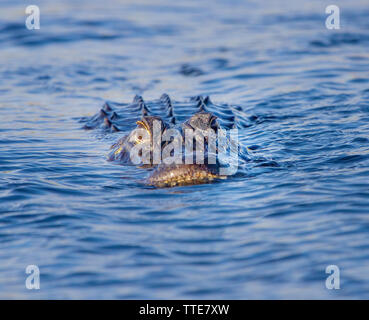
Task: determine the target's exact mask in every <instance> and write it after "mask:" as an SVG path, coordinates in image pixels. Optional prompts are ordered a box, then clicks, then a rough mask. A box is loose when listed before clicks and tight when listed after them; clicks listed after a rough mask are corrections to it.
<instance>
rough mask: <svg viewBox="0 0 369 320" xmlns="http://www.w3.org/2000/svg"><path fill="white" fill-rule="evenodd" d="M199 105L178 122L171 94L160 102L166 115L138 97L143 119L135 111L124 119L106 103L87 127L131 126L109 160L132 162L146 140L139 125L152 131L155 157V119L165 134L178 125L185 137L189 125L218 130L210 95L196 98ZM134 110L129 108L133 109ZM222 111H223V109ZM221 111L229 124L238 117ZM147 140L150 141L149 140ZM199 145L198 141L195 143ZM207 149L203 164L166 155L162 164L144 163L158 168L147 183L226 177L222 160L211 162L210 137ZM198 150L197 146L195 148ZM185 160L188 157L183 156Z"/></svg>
mask: <svg viewBox="0 0 369 320" xmlns="http://www.w3.org/2000/svg"><path fill="white" fill-rule="evenodd" d="M195 101H196V102H197V105H198V109H197V112H195V113H192V116H190V117H189V118H187V120H186V119H184V121H183V122H182V124H177V125H175V123H176V121H177V119H176V118H175V117H174V115H173V107H172V102H171V101H170V98H169V97H168V96H167V95H163V96H162V97H161V99H160V103H161V104H162V105H163V106H164V107H165V110H163V113H165V114H166V119H163V118H162V117H158V116H154V115H150V109H149V108H148V107H147V106H146V104H145V103H144V101H143V99H142V98H141V97H135V99H134V101H133V104H132V107H133V108H132V109H133V111H131V112H134V113H136V112H137V111H140V110H141V114H142V117H141V119H140V120H137V117H135V116H134V115H132V120H133V119H134V118H136V119H135V120H133V121H132V120H131V119H130V118H129V117H128V116H127V118H129V121H128V120H126V119H123V118H122V117H121V116H120V114H119V112H118V111H117V112H115V111H114V109H113V108H112V107H111V106H110V105H109V104H108V103H106V104H105V105H104V107H103V108H102V109H101V111H100V112H99V113H98V114H96V115H95V116H93V117H92V118H90V119H88V120H87V121H86V120H84V121H85V122H87V123H86V124H85V126H84V127H85V128H86V129H92V128H96V127H101V128H103V129H104V130H108V131H110V132H116V131H121V129H120V128H121V127H123V126H127V127H129V128H130V129H129V130H130V132H129V133H128V134H127V135H125V136H123V137H122V138H120V139H119V140H118V141H117V142H116V143H115V144H113V145H112V146H111V151H110V153H109V156H108V160H109V161H116V162H119V163H121V164H132V162H131V150H132V148H133V147H134V146H136V145H137V144H139V143H142V140H141V139H139V138H142V137H141V136H139V137H137V133H135V132H136V131H135V130H136V129H144V130H146V131H147V132H148V135H147V136H149V137H150V139H151V149H150V150H151V151H150V152H151V157H150V159H153V157H152V152H153V150H152V136H153V133H152V132H153V121H154V120H158V121H160V123H161V133H162V134H164V133H165V131H166V130H167V129H169V128H176V129H178V130H179V131H180V132H181V135H182V140H183V139H184V132H185V130H186V129H192V130H200V131H201V130H207V129H210V130H213V132H214V133H216V132H217V130H218V128H220V126H219V123H218V121H217V117H216V116H215V115H214V114H213V113H212V112H207V110H206V106H207V104H212V103H211V101H210V99H209V98H208V97H207V98H205V99H203V98H201V97H200V98H196V99H195ZM129 112H130V110H127V113H129ZM221 112H222V113H221ZM218 113H221V116H222V117H223V118H224V119H222V120H223V123H225V124H226V126H227V124H229V127H231V125H232V121H233V120H234V116H232V115H231V116H229V115H225V114H224V111H223V110H222V111H218ZM132 122H136V124H137V127H136V128H132ZM146 142H147V141H146ZM167 144H168V142H167V143H162V144H161V148H162V150H163V148H164V147H165V146H166V145H167ZM194 145H195V143H194ZM204 147H205V152H204V162H202V163H203V164H196V159H194V164H185V161H183V162H182V163H181V164H175V163H172V164H165V162H166V161H165V159H162V162H161V163H160V164H159V165H155V164H153V163H150V164H146V165H141V167H143V168H148V167H153V168H154V170H153V171H152V173H151V174H150V175H149V177H148V178H147V179H146V180H145V183H146V184H147V185H150V186H155V187H173V186H181V185H194V184H201V183H209V182H212V181H214V180H216V179H225V178H226V176H222V175H220V174H219V162H218V160H217V161H216V164H208V161H207V160H208V156H207V155H208V150H207V148H208V146H207V140H205V143H204ZM193 153H194V154H195V147H194V150H193ZM183 160H184V159H183Z"/></svg>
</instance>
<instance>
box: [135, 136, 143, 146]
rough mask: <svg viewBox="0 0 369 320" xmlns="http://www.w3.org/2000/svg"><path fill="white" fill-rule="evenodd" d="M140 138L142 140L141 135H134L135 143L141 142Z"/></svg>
mask: <svg viewBox="0 0 369 320" xmlns="http://www.w3.org/2000/svg"><path fill="white" fill-rule="evenodd" d="M142 140H143V138H142V136H137V137H136V143H137V144H138V143H141V142H142Z"/></svg>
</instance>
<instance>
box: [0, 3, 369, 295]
mask: <svg viewBox="0 0 369 320" xmlns="http://www.w3.org/2000/svg"><path fill="white" fill-rule="evenodd" d="M30 4H31V3H30ZM32 4H37V5H38V6H39V7H40V11H41V29H40V30H33V31H30V30H27V29H26V28H25V24H24V21H25V17H26V16H25V14H24V10H25V7H26V5H27V4H26V3H25V2H24V1H10V0H9V1H4V0H3V1H1V3H0V15H1V19H0V44H1V45H0V62H1V63H0V135H1V139H0V298H11V299H13V298H26V299H39V298H51V299H61V298H69V299H75V298H82V299H91V298H97V299H108V298H120V299H127V298H142V299H146V298H158V299H162V298H193V299H205V298H224V299H225V298H234V299H254V298H263V299H272V298H277V299H284V298H298V299H299V298H313V299H320V298H333V299H336V298H337V299H340V298H360V299H368V298H369V183H368V180H369V72H368V71H369V19H368V17H369V6H368V2H367V1H360V0H355V1H339V0H337V1H335V4H337V5H338V6H339V7H340V9H341V29H340V30H328V29H326V28H325V18H326V16H327V15H326V14H325V6H326V5H328V3H327V2H326V1H308V0H304V1H296V3H294V2H293V1H287V0H286V1H285V0H278V1H235V0H233V1H197V0H196V1H185V2H181V3H180V2H175V1H170V0H160V1H155V4H154V2H152V1H148V0H147V1H143V0H140V1H136V0H135V1H131V2H129V1H115V0H107V1H97V0H89V1H78V2H77V1H73V0H60V1H33V3H32ZM329 4H330V3H329ZM164 92H165V93H168V94H169V95H170V96H171V97H173V98H174V99H176V100H178V101H182V100H186V99H188V98H189V97H191V96H194V95H198V94H202V95H210V97H211V99H212V100H213V101H214V102H215V103H219V104H233V105H238V106H240V107H241V108H242V109H243V112H244V113H245V114H246V115H248V116H250V117H251V118H252V119H256V121H254V123H253V124H252V125H251V126H249V127H248V128H245V129H244V130H243V131H242V132H241V137H242V142H243V143H244V144H245V145H247V146H254V147H253V148H251V149H252V150H251V149H250V152H252V154H253V156H254V157H256V158H257V157H263V158H265V159H269V160H270V161H274V162H275V163H277V164H278V165H276V166H256V165H255V166H252V167H251V168H250V170H249V171H248V174H247V176H246V177H245V176H242V177H235V178H233V179H230V180H227V181H223V182H220V183H213V184H205V185H197V186H187V187H176V188H166V189H149V188H145V187H143V186H142V184H141V183H140V180H141V179H143V178H144V176H145V174H144V172H143V171H142V169H139V168H131V167H130V168H127V167H122V166H119V165H116V164H112V163H109V162H107V161H106V158H105V157H106V154H107V153H108V151H109V147H110V145H111V143H112V141H114V140H115V138H114V136H113V137H112V135H104V134H102V133H101V132H100V131H96V130H95V131H94V130H92V131H85V130H82V129H81V124H80V123H79V122H78V119H79V118H80V117H83V116H89V115H93V114H94V113H96V112H97V111H98V110H99V108H100V107H101V105H102V104H103V103H104V101H106V100H110V101H116V102H130V101H131V100H132V98H133V96H134V95H135V94H140V95H143V97H144V98H145V100H148V101H149V100H150V99H157V98H158V97H159V96H160V95H161V94H162V93H164ZM31 264H34V265H37V266H38V267H39V268H40V272H41V289H40V290H27V289H26V287H25V280H26V277H27V274H26V273H25V269H26V267H27V265H31ZM332 264H333V265H337V266H338V267H339V269H340V280H341V282H340V287H341V289H340V290H328V289H326V287H325V279H326V277H327V276H328V275H327V274H326V273H325V268H326V267H327V266H328V265H332Z"/></svg>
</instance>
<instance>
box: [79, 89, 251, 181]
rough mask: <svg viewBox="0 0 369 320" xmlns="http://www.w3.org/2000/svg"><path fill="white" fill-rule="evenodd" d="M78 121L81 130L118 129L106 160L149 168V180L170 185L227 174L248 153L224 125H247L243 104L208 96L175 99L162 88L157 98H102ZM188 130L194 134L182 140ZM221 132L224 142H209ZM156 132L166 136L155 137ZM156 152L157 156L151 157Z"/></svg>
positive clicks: (233, 126) (239, 126)
mask: <svg viewBox="0 0 369 320" xmlns="http://www.w3.org/2000/svg"><path fill="white" fill-rule="evenodd" d="M80 121H81V122H83V123H84V126H83V128H84V129H86V130H90V129H101V130H103V131H104V132H106V133H115V132H117V133H120V132H122V133H123V135H122V136H121V137H120V138H119V139H118V141H117V142H116V143H114V144H113V145H112V146H111V148H110V152H109V154H108V157H107V160H108V161H112V162H117V163H118V164H121V165H132V164H134V165H137V166H139V167H140V168H146V169H148V170H150V171H151V173H150V174H149V176H148V178H146V179H145V184H146V185H149V186H154V187H173V186H181V185H193V184H202V183H210V182H213V181H218V180H223V179H227V178H228V177H229V176H231V175H235V174H236V173H237V171H238V170H237V169H238V167H239V166H241V165H242V164H243V163H245V162H246V161H248V159H249V158H248V152H247V148H244V147H242V145H240V144H239V142H238V140H237V137H235V136H233V138H236V139H235V140H231V139H230V137H228V136H226V134H227V133H229V131H227V130H230V131H232V130H231V129H240V128H244V127H247V126H249V123H247V121H246V120H245V116H244V113H243V111H242V108H241V107H239V106H230V105H216V104H214V103H213V102H212V101H211V100H210V98H209V97H208V96H206V97H203V96H195V97H192V98H191V99H189V101H186V102H177V101H172V99H171V98H170V97H169V96H168V95H167V94H163V95H162V96H161V97H160V99H157V100H153V101H150V103H146V102H145V101H144V100H143V98H142V97H141V96H138V95H136V96H135V97H134V99H133V101H132V103H128V104H124V103H113V102H105V103H104V105H103V107H102V108H101V109H100V110H99V111H98V113H97V114H95V115H93V116H92V117H84V118H82V119H80ZM191 130H192V132H193V136H189V137H190V138H191V139H187V140H186V139H185V138H187V136H186V134H187V133H188V132H191ZM173 132H174V133H173ZM222 132H223V135H222V137H223V139H224V140H223V142H225V143H223V145H220V143H219V140H217V142H216V143H215V144H214V140H211V137H213V138H214V137H219V134H220V133H222ZM235 132H236V130H233V133H235ZM157 134H159V136H160V137H161V138H162V137H163V136H165V137H166V138H167V139H166V140H164V139H159V141H156V140H157V139H154V136H155V135H157ZM168 137H169V138H168ZM188 141H190V142H188ZM198 141H199V144H198ZM143 145H145V146H146V148H143V147H142V146H143ZM175 147H178V148H177V149H176V148H175ZM228 147H230V149H231V150H228ZM232 147H233V148H232ZM186 148H187V149H186ZM168 150H169V151H168ZM201 150H202V153H201V152H200V153H198V151H201ZM232 150H233V153H232ZM165 151H167V152H166V153H165ZM157 152H159V153H157ZM220 155H223V157H221V156H220ZM155 156H157V158H156V160H159V161H154V160H155ZM224 156H225V157H224ZM143 159H144V160H145V161H143Z"/></svg>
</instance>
